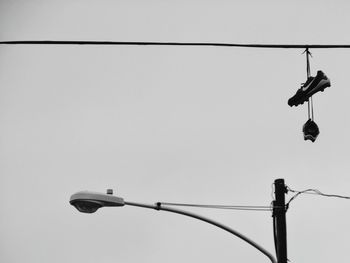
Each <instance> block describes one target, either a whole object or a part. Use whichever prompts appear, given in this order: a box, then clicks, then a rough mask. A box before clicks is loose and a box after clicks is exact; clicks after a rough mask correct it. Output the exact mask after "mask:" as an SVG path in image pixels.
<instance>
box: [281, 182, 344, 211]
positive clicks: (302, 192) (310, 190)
mask: <svg viewBox="0 0 350 263" xmlns="http://www.w3.org/2000/svg"><path fill="white" fill-rule="evenodd" d="M287 190H288V191H289V192H292V193H295V195H293V196H292V197H291V198H290V199H289V201H288V203H287V204H286V207H287V208H288V206H289V204H290V202H292V201H293V200H294V199H295V198H296V197H297V196H298V195H300V194H313V195H321V196H325V197H335V198H342V199H350V196H345V195H337V194H325V193H322V192H321V191H320V190H317V189H306V190H303V191H297V190H293V189H291V188H289V187H288V186H287Z"/></svg>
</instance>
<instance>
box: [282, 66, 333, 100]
mask: <svg viewBox="0 0 350 263" xmlns="http://www.w3.org/2000/svg"><path fill="white" fill-rule="evenodd" d="M330 86H331V82H330V80H329V79H328V78H327V76H326V75H325V74H324V73H323V72H322V71H321V70H319V71H317V75H316V77H309V78H308V79H307V81H306V82H305V83H304V84H303V85H302V86H301V88H300V89H298V90H297V93H296V94H295V95H294V96H293V97H291V98H290V99H289V100H288V105H289V106H291V107H292V106H298V105H300V104H303V103H304V102H305V101H307V100H308V99H309V98H310V97H311V96H312V95H314V94H315V93H316V92H319V91H324V89H325V88H327V87H330Z"/></svg>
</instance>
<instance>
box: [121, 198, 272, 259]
mask: <svg viewBox="0 0 350 263" xmlns="http://www.w3.org/2000/svg"><path fill="white" fill-rule="evenodd" d="M124 204H125V205H130V206H138V207H143V208H150V209H155V210H162V211H168V212H171V213H176V214H181V215H185V216H189V217H193V218H196V219H198V220H201V221H204V222H207V223H209V224H211V225H214V226H217V227H219V228H221V229H223V230H225V231H227V232H229V233H231V234H233V235H235V236H236V237H238V238H240V239H242V240H244V241H245V242H247V243H248V244H250V245H252V246H253V247H255V248H256V249H258V250H259V251H260V252H262V253H263V254H264V255H265V256H267V257H268V258H269V259H270V260H271V262H272V263H277V262H276V259H275V258H274V257H273V256H272V255H271V254H270V253H269V252H268V251H267V250H265V249H264V248H262V247H261V246H260V245H258V244H257V243H255V242H254V241H252V240H250V239H249V238H247V237H246V236H244V235H242V234H241V233H239V232H237V231H236V230H234V229H232V228H230V227H227V226H225V225H223V224H221V223H219V222H216V221H214V220H211V219H209V218H206V217H203V216H200V215H197V214H193V213H191V212H187V211H183V210H179V209H174V208H170V207H165V206H162V205H161V203H157V204H155V205H148V204H140V203H134V202H127V201H125V202H124Z"/></svg>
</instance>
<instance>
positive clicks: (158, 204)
mask: <svg viewBox="0 0 350 263" xmlns="http://www.w3.org/2000/svg"><path fill="white" fill-rule="evenodd" d="M155 205H156V206H155V208H154V209H156V210H158V211H159V210H160V208H161V206H162V203H161V202H157V203H155Z"/></svg>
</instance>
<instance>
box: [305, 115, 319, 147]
mask: <svg viewBox="0 0 350 263" xmlns="http://www.w3.org/2000/svg"><path fill="white" fill-rule="evenodd" d="M303 133H304V140H305V141H306V140H310V141H312V142H315V141H316V138H317V136H318V135H319V134H320V130H319V129H318V126H317V124H316V122H314V121H313V120H311V119H308V120H307V122H306V123H305V124H304V126H303Z"/></svg>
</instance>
